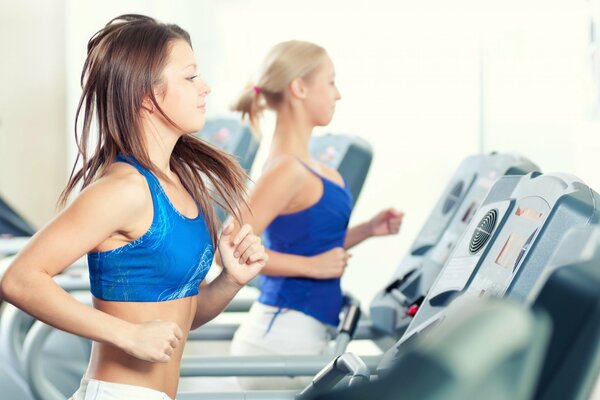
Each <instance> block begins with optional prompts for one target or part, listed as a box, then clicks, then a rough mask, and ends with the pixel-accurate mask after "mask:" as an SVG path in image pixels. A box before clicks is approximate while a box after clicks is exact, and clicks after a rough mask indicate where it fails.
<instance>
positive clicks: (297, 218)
mask: <svg viewBox="0 0 600 400" xmlns="http://www.w3.org/2000/svg"><path fill="white" fill-rule="evenodd" d="M302 164H303V165H304V166H305V167H306V168H308V169H309V170H310V171H311V172H312V173H313V174H315V175H316V176H318V177H319V178H320V179H321V181H322V182H323V194H322V196H321V198H320V199H319V201H318V202H317V203H315V204H314V205H312V206H310V207H309V208H306V209H304V210H301V211H298V212H294V213H291V214H283V215H279V216H278V217H277V218H275V219H274V220H273V221H272V222H271V224H270V225H269V226H268V227H267V228H266V229H265V231H264V234H263V241H264V244H265V247H266V248H268V249H270V250H273V251H277V252H280V253H287V254H295V255H299V256H315V255H317V254H321V253H323V252H326V251H328V250H331V249H333V248H335V247H344V242H345V240H346V231H347V229H348V221H349V219H350V214H351V212H352V195H351V194H350V189H349V188H348V184H347V183H346V182H345V181H344V187H341V186H340V185H338V184H337V183H335V182H333V181H331V180H329V179H327V178H325V177H324V176H322V175H320V174H319V173H317V172H316V171H314V170H313V169H312V168H310V167H309V166H308V165H306V164H304V163H302ZM260 290H261V294H260V297H259V299H258V301H259V302H261V303H263V304H267V305H271V306H276V307H283V308H291V309H293V310H297V311H301V312H303V313H304V314H306V315H310V316H312V317H314V318H316V319H318V320H319V321H321V322H323V323H326V324H329V325H337V324H338V323H339V314H340V311H341V309H342V289H341V286H340V279H339V278H332V279H311V278H295V277H294V278H292V277H282V276H267V275H262V276H261V277H260Z"/></svg>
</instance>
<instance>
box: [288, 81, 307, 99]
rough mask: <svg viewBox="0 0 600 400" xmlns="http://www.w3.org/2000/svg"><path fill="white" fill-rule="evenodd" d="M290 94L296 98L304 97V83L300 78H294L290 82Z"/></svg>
mask: <svg viewBox="0 0 600 400" xmlns="http://www.w3.org/2000/svg"><path fill="white" fill-rule="evenodd" d="M289 89H290V94H291V95H292V97H295V98H297V99H305V98H306V84H305V83H304V80H302V78H296V79H294V80H293V81H291V82H290V86H289Z"/></svg>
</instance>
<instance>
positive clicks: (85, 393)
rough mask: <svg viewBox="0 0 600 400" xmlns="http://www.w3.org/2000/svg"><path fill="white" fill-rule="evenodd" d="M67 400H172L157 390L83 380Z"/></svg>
mask: <svg viewBox="0 0 600 400" xmlns="http://www.w3.org/2000/svg"><path fill="white" fill-rule="evenodd" d="M69 400H173V399H171V398H170V397H169V396H168V395H167V394H166V393H164V392H159V391H158V390H154V389H150V388H146V387H142V386H134V385H125V384H123V383H113V382H105V381H99V380H97V379H87V378H83V379H82V380H81V386H79V389H77V391H76V392H75V393H74V394H73V396H71V397H70V398H69Z"/></svg>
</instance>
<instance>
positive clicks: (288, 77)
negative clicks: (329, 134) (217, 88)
mask: <svg viewBox="0 0 600 400" xmlns="http://www.w3.org/2000/svg"><path fill="white" fill-rule="evenodd" d="M340 98H341V95H340V92H339V91H338V89H337V87H336V85H335V71H334V65H333V62H332V61H331V59H330V58H329V56H328V55H327V52H326V51H325V50H324V49H323V48H322V47H320V46H318V45H316V44H313V43H308V42H302V41H289V42H283V43H280V44H278V45H276V46H275V47H273V49H272V50H271V51H270V53H269V54H268V56H267V58H266V60H265V63H264V66H263V69H262V71H261V73H260V77H259V78H258V80H257V82H256V83H255V84H254V85H251V86H249V87H247V88H246V90H245V91H244V92H243V93H242V95H241V97H240V98H239V100H238V101H237V102H236V103H235V104H234V106H233V109H234V110H236V111H239V112H241V113H242V116H244V117H248V118H249V120H250V122H251V123H252V125H253V126H254V128H255V129H257V130H258V129H260V127H259V122H260V116H261V113H262V111H263V110H264V108H265V107H266V108H268V109H270V110H272V111H274V112H275V114H276V116H277V122H276V126H275V132H274V133H273V141H272V144H271V149H270V153H269V155H268V158H267V160H266V162H265V165H264V168H263V172H262V176H261V177H260V179H259V180H258V181H257V182H256V185H255V187H254V188H253V190H252V192H251V195H250V199H249V204H250V209H251V210H252V213H249V212H242V220H243V221H244V222H246V223H248V224H250V225H251V226H252V227H253V231H254V232H255V233H257V234H260V233H263V236H264V241H265V246H266V248H267V254H268V255H269V262H268V264H267V265H266V266H265V268H264V269H263V270H262V274H264V275H263V276H261V278H260V289H261V294H260V297H259V299H258V302H256V303H255V304H254V305H253V306H252V308H251V310H250V312H249V315H248V318H247V320H246V321H245V322H244V323H243V324H242V326H241V327H240V328H239V330H238V331H237V332H236V334H235V337H234V339H233V343H232V354H236V355H258V354H322V353H323V352H325V351H326V349H327V344H328V340H329V331H330V328H333V327H335V326H336V325H337V324H338V322H339V313H340V311H341V308H342V290H341V287H340V277H341V276H342V275H343V273H344V270H345V268H346V265H347V264H348V259H349V258H350V254H349V253H348V249H350V248H351V247H354V246H356V245H357V244H358V243H360V242H362V241H364V240H365V239H367V238H369V237H373V236H380V235H392V234H396V233H398V231H399V229H400V225H401V223H402V218H403V214H402V213H401V212H399V211H397V210H395V209H387V210H383V211H381V212H380V213H378V214H377V215H376V216H375V217H373V218H372V219H371V220H370V221H367V222H365V223H362V224H359V225H357V226H354V227H352V228H349V229H348V221H349V219H350V214H351V212H352V206H353V201H352V198H351V194H350V191H349V188H348V184H347V182H345V181H344V180H343V179H342V177H341V176H340V174H339V173H338V172H337V171H336V170H334V169H332V168H330V167H328V166H326V165H324V164H321V163H319V162H317V161H316V160H313V159H312V158H311V156H310V153H309V149H308V145H309V141H310V137H311V135H312V132H313V128H314V127H316V126H325V125H327V124H328V123H329V122H330V121H331V118H332V117H333V113H334V111H335V105H336V103H337V101H338V100H340ZM242 261H243V259H242ZM305 381H306V380H304V379H296V380H291V379H288V378H285V379H261V378H258V379H242V380H241V382H242V384H243V386H244V387H246V388H279V387H301V386H303V385H304V384H305Z"/></svg>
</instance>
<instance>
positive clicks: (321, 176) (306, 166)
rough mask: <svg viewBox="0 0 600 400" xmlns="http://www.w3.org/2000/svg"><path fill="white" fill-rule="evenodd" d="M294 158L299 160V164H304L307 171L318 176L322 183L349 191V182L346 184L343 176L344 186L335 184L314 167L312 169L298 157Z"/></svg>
mask: <svg viewBox="0 0 600 400" xmlns="http://www.w3.org/2000/svg"><path fill="white" fill-rule="evenodd" d="M294 158H295V159H296V160H298V162H299V163H300V164H302V165H303V166H304V167H305V168H306V169H307V170H309V171H310V172H312V173H313V174H314V175H316V176H317V177H318V178H320V179H321V180H322V181H324V182H328V183H331V184H333V185H335V186H337V187H339V188H340V189H342V190H346V191H347V190H348V182H346V178H344V177H343V176H342V182H343V185H340V184H339V183H337V182H334V181H332V180H331V179H330V178H327V177H326V176H324V175H323V174H321V173H319V172H317V170H315V169H314V168H313V167H311V166H310V165H308V164H307V163H305V162H304V161H302V160H301V159H299V158H298V157H294Z"/></svg>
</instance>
